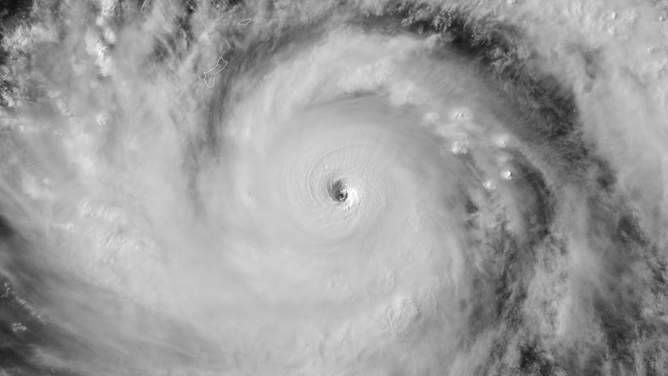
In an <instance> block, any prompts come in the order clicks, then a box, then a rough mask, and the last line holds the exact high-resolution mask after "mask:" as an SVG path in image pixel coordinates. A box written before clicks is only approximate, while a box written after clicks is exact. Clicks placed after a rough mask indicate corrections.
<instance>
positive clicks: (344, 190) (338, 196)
mask: <svg viewBox="0 0 668 376" xmlns="http://www.w3.org/2000/svg"><path fill="white" fill-rule="evenodd" d="M329 195H330V196H331V197H332V199H333V200H334V201H336V202H345V201H346V200H348V187H347V186H346V184H345V183H344V182H343V181H341V180H337V181H335V182H334V184H332V185H331V186H330V188H329Z"/></svg>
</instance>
